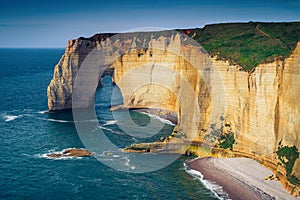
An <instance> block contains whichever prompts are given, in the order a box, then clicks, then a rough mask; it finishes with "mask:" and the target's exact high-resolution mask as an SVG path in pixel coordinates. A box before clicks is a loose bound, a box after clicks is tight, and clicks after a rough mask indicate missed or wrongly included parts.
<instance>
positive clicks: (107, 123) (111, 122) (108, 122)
mask: <svg viewBox="0 0 300 200" xmlns="http://www.w3.org/2000/svg"><path fill="white" fill-rule="evenodd" d="M117 122H118V121H117V120H109V121H107V122H106V123H105V124H103V126H108V125H113V124H116V123H117Z"/></svg>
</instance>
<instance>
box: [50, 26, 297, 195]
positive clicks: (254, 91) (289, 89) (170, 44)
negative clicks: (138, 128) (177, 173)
mask: <svg viewBox="0 0 300 200" xmlns="http://www.w3.org/2000/svg"><path fill="white" fill-rule="evenodd" d="M212 26H214V31H216V32H215V33H216V35H220V36H219V37H216V36H213V35H212V34H213V31H211V27H209V26H208V27H205V28H203V29H193V30H179V31H180V32H184V33H185V34H188V35H189V36H191V37H192V38H194V39H196V40H197V41H201V42H202V43H203V46H204V47H205V48H208V52H209V53H210V55H208V54H207V55H206V54H201V56H198V55H199V52H198V50H197V49H193V48H191V47H190V46H189V44H186V43H185V41H183V39H182V37H181V36H180V35H176V34H171V35H169V36H157V34H155V33H150V36H149V38H147V39H145V40H140V38H139V34H137V35H135V36H134V37H132V36H130V34H121V36H120V37H122V38H126V37H128V39H127V40H126V41H127V43H126V44H121V45H120V43H119V42H120V41H119V40H118V39H108V38H109V37H111V36H113V35H114V34H98V35H95V36H93V37H92V38H87V39H86V38H79V39H76V40H70V41H69V43H68V45H67V47H66V51H65V53H64V55H63V56H62V58H61V59H60V61H59V63H58V64H57V65H56V66H55V69H54V76H53V79H52V80H51V82H50V85H49V86H48V90H47V94H48V107H49V110H50V111H55V110H66V109H71V108H72V91H73V88H72V86H73V84H74V81H75V77H76V74H77V71H78V70H79V68H80V65H81V63H82V62H83V60H84V59H85V57H86V56H87V55H88V53H90V52H91V51H92V49H94V48H95V47H97V46H107V47H110V48H112V49H114V48H121V49H122V48H123V47H125V46H127V47H129V48H132V50H131V51H128V52H125V53H124V54H122V56H120V57H119V58H118V59H116V60H114V61H113V62H112V63H111V65H110V66H109V68H108V69H109V70H108V72H107V73H109V74H111V75H112V76H113V80H114V82H115V83H116V84H117V85H118V86H119V87H120V90H121V93H122V95H123V99H124V106H125V107H132V108H144V107H147V108H152V107H157V105H159V106H160V108H163V109H166V110H168V111H173V112H176V113H177V114H178V117H179V123H178V125H177V127H176V128H175V130H174V134H178V133H179V132H180V133H184V134H187V135H190V134H193V133H194V132H196V133H197V135H198V136H197V139H196V141H197V142H199V143H203V142H205V141H208V140H212V141H213V142H214V144H215V148H216V149H222V148H223V149H226V150H225V151H230V152H232V153H233V154H234V155H240V156H247V157H252V158H255V159H257V160H259V161H261V162H263V163H264V164H265V165H267V166H269V167H271V168H273V169H274V170H277V172H278V175H279V176H280V177H281V178H282V179H284V180H288V182H290V183H294V185H297V184H300V183H299V179H300V159H299V158H298V157H299V152H298V151H299V149H300V138H299V131H300V101H299V99H300V84H299V83H300V43H299V42H298V41H300V38H299V33H298V32H297V34H298V36H297V34H296V36H295V35H294V34H293V33H294V31H295V30H300V26H299V23H294V24H292V25H289V24H281V25H280V26H279V25H278V24H276V23H274V24H260V23H247V24H236V25H235V26H234V27H233V25H232V24H229V25H226V24H225V25H212ZM243 26H244V27H243ZM272 26H274V27H276V30H275V28H273V32H272V31H270V32H268V31H267V30H270V27H272ZM226 27H227V29H226ZM237 27H242V28H241V31H240V32H239V31H238V30H237ZM278 27H280V28H278ZM284 27H286V28H287V29H286V30H284V29H282V28H284ZM291 27H292V28H291ZM280 29H282V32H284V33H285V34H281V33H279V30H280ZM222 30H223V31H224V32H226V31H227V32H228V31H229V30H231V31H230V37H229V36H228V37H226V34H225V33H224V34H225V35H224V34H222V33H220V32H217V31H222ZM205 31H206V32H208V33H206V35H205ZM272 34H273V35H272ZM287 35H288V36H290V37H291V38H293V39H291V38H289V37H288V36H287ZM295 37H297V38H295ZM226 38H227V39H229V40H231V42H232V43H230V41H226ZM260 41H261V42H263V43H262V44H261V43H260ZM218 42H220V43H218ZM251 42H254V43H251ZM202 43H201V44H202ZM225 43H226V44H225ZM218 44H219V45H221V46H219V47H218V46H217V45H218ZM230 44H232V46H230ZM256 44H259V46H258V47H257V48H258V49H257V52H259V56H258V57H255V55H257V52H256V51H255V49H254V48H253V47H254V46H255V45H256ZM122 45H123V46H122ZM139 45H140V46H141V47H145V46H147V48H139ZM222 45H224V46H222ZM137 47H138V48H137ZM247 47H248V51H247ZM266 47H267V48H266ZM176 48H177V49H178V48H179V51H180V54H181V55H183V56H178V55H176V54H174V53H171V52H174V51H176ZM174 49H175V50H174ZM227 51H229V52H231V54H228V53H227ZM280 51H282V52H280ZM247 53H248V55H249V59H248V58H247V59H245V57H246V55H247ZM261 53H263V56H261V55H260V54H261ZM186 58H189V59H190V60H191V62H186ZM262 58H264V60H262ZM253 59H255V61H253ZM252 61H253V62H252ZM161 65H167V66H168V67H169V68H170V69H172V70H173V71H175V72H176V73H177V74H176V73H174V74H170V73H169V72H168V71H166V70H163V69H162V68H161ZM254 65H255V66H254ZM139 66H146V67H145V71H144V74H142V75H141V74H140V73H134V70H135V69H136V68H138V67H139ZM147 66H148V67H147ZM193 66H210V68H211V69H213V70H210V71H209V74H208V75H209V76H210V79H209V80H210V81H211V83H210V85H209V87H211V88H208V86H207V84H206V83H205V79H203V77H202V76H203V74H202V75H201V74H199V73H197V70H196V69H195V68H194V67H193ZM202 70H204V71H205V69H204V68H202ZM127 72H130V76H128V78H127V79H126V82H124V80H123V79H122V78H123V77H124V76H125V75H127ZM216 73H217V75H218V76H215V74H216ZM178 74H180V76H178ZM161 76H163V77H165V83H166V84H167V86H168V87H165V88H164V87H160V86H159V85H156V84H148V85H147V86H145V87H141V88H139V89H138V90H136V91H134V92H133V93H132V92H129V91H131V89H132V88H131V87H132V85H134V84H135V83H138V82H139V80H140V81H142V79H143V80H148V81H149V82H151V81H153V82H154V80H155V77H161ZM100 78H101V77H99V79H100ZM184 79H185V80H187V81H188V83H189V85H191V88H192V90H193V91H194V92H195V94H196V97H195V101H196V102H198V105H199V108H200V113H199V114H200V115H201V119H200V123H199V125H198V127H196V130H195V129H193V128H194V127H193V126H192V125H191V124H190V121H192V119H195V112H194V109H195V108H194V107H193V105H192V104H191V105H180V102H179V101H178V99H176V96H177V95H179V94H180V95H183V96H184V95H185V93H186V92H187V91H185V90H184V89H182V88H181V86H182V81H183V80H184ZM220 87H222V91H223V96H220V97H221V98H222V99H219V100H220V101H223V102H224V110H221V111H220V113H218V115H220V118H218V119H212V118H211V117H210V116H211V114H212V112H214V110H217V109H218V108H216V104H214V103H212V98H214V96H215V95H218V94H215V93H218V91H219V88H220ZM186 94H188V93H186ZM213 106H215V107H214V108H213ZM183 116H184V118H183ZM196 117H197V116H196ZM215 124H221V125H220V127H218V128H216V127H215ZM191 127H192V128H191ZM215 129H218V130H219V131H220V132H221V133H222V135H223V136H222V137H221V139H218V138H215V137H214V131H215ZM173 140H174V141H176V138H174V139H173ZM293 147H295V148H293ZM198 153H199V152H198ZM297 153H298V154H297ZM289 168H291V169H289ZM284 184H287V183H286V182H284ZM286 187H289V189H290V190H291V191H293V190H294V191H293V192H294V194H297V191H296V189H294V188H293V185H289V186H288V185H286ZM298 193H299V190H298ZM298 195H299V194H298Z"/></svg>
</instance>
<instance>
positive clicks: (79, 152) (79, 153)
mask: <svg viewBox="0 0 300 200" xmlns="http://www.w3.org/2000/svg"><path fill="white" fill-rule="evenodd" d="M92 155H93V154H92V153H91V152H89V151H88V150H86V149H77V148H72V149H66V150H64V151H62V152H61V153H50V154H47V156H48V157H50V158H62V157H86V156H92Z"/></svg>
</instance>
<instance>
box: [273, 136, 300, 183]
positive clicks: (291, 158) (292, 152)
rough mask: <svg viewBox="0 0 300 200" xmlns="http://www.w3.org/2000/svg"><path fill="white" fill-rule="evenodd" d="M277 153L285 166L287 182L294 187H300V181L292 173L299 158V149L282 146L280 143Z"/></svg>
mask: <svg viewBox="0 0 300 200" xmlns="http://www.w3.org/2000/svg"><path fill="white" fill-rule="evenodd" d="M276 153H277V155H278V158H279V160H280V162H281V164H284V166H285V169H286V177H287V180H288V181H289V182H290V183H292V184H294V185H300V180H299V179H298V178H297V177H296V176H295V174H293V173H292V172H293V167H294V164H295V161H296V160H297V158H298V157H299V152H298V149H297V147H296V146H295V145H294V146H292V147H289V146H282V145H281V142H280V143H279V147H278V150H277V152H276Z"/></svg>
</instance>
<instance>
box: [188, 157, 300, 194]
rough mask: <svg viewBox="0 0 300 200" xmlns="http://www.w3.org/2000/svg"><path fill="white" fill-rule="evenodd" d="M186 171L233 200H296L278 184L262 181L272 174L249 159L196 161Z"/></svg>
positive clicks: (276, 182)
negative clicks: (209, 182)
mask: <svg viewBox="0 0 300 200" xmlns="http://www.w3.org/2000/svg"><path fill="white" fill-rule="evenodd" d="M187 165H188V167H189V168H190V169H192V170H196V171H198V172H200V173H201V174H202V175H203V178H204V180H209V181H212V182H214V183H216V184H217V185H219V186H222V189H223V190H224V191H225V192H226V193H227V194H228V195H229V197H230V198H231V199H233V200H236V199H245V200H248V199H249V200H252V199H291V200H292V199H295V200H296V199H299V198H297V197H294V196H292V195H291V194H290V193H289V192H288V191H287V190H285V189H284V187H283V186H282V185H281V184H280V182H278V181H274V180H265V177H267V176H269V175H271V174H273V173H272V171H271V170H269V169H267V168H265V167H263V166H262V165H260V164H259V163H258V162H256V161H254V160H252V159H249V158H212V157H205V158H198V159H194V160H192V161H190V162H188V163H187Z"/></svg>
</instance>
